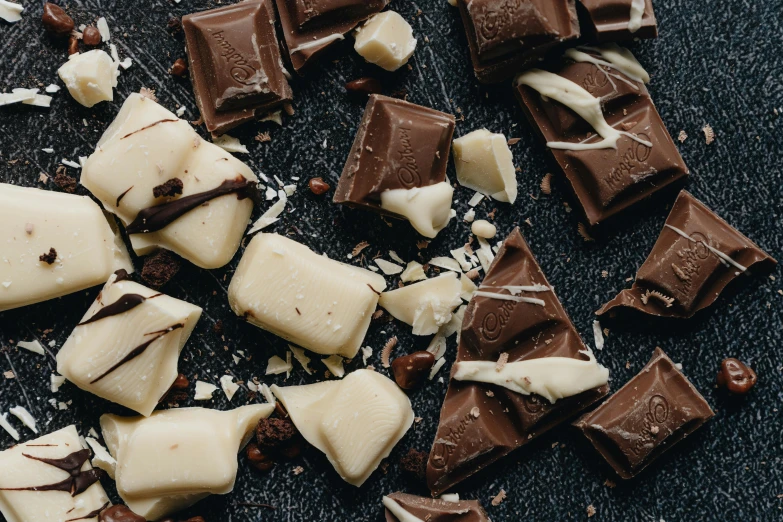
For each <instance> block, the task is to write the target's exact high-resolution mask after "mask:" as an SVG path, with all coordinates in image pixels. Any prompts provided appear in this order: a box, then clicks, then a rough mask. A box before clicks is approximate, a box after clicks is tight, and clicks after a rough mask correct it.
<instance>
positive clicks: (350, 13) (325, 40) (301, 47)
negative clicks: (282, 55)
mask: <svg viewBox="0 0 783 522" xmlns="http://www.w3.org/2000/svg"><path fill="white" fill-rule="evenodd" d="M276 2H277V11H278V12H279V13H280V25H281V26H282V27H283V36H284V38H285V42H286V47H287V49H288V54H289V56H290V58H291V65H293V67H294V70H295V71H297V72H300V71H301V70H302V69H304V68H305V66H306V65H307V64H308V63H309V62H310V61H311V60H313V59H315V58H316V57H317V56H318V55H319V54H321V53H322V52H323V51H325V50H326V49H327V48H328V47H329V46H331V45H332V44H333V43H335V42H336V41H338V40H343V39H344V38H345V34H346V33H348V32H350V31H352V30H353V29H355V28H356V26H358V25H359V24H360V23H361V22H363V21H364V20H366V19H367V18H369V17H370V16H372V15H373V14H375V13H379V12H380V11H381V10H382V9H383V8H384V7H386V6H387V5H389V0H276Z"/></svg>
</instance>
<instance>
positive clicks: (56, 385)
mask: <svg viewBox="0 0 783 522" xmlns="http://www.w3.org/2000/svg"><path fill="white" fill-rule="evenodd" d="M49 380H50V381H51V390H52V393H57V392H58V391H60V386H62V385H63V384H64V383H65V377H64V376H62V375H55V374H51V375H50V376H49Z"/></svg>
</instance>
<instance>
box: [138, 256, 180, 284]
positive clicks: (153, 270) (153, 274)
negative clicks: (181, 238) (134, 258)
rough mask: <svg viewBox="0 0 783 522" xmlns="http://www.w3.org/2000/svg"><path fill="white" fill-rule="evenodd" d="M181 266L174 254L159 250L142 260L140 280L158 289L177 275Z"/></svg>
mask: <svg viewBox="0 0 783 522" xmlns="http://www.w3.org/2000/svg"><path fill="white" fill-rule="evenodd" d="M181 264H182V262H181V261H180V258H179V257H177V256H176V255H175V254H174V253H172V252H170V251H168V250H163V249H160V250H158V251H157V252H155V253H154V254H151V255H149V256H147V257H146V258H144V268H142V269H141V279H142V280H143V281H144V282H145V283H147V284H148V285H149V286H151V287H153V288H160V287H161V286H163V285H165V284H166V283H168V282H169V281H170V280H171V278H173V277H174V276H175V275H177V272H179V268H180V266H181Z"/></svg>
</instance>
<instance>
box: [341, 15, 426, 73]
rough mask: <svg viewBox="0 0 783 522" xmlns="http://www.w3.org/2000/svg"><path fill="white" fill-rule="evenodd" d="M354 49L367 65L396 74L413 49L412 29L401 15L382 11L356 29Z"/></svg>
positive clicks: (414, 46) (414, 44) (414, 41)
mask: <svg viewBox="0 0 783 522" xmlns="http://www.w3.org/2000/svg"><path fill="white" fill-rule="evenodd" d="M354 49H356V52H357V53H359V55H360V56H362V57H363V58H364V59H365V60H367V61H368V62H370V63H374V64H375V65H377V66H379V67H381V68H383V69H386V70H387V71H396V70H397V69H399V68H400V67H402V66H403V65H405V64H406V63H408V59H409V58H410V57H411V56H412V55H413V51H415V50H416V39H415V38H414V37H413V28H412V27H411V25H410V24H409V23H408V22H407V21H406V20H405V19H404V18H403V17H402V16H400V15H399V14H398V13H396V12H394V11H384V12H383V13H379V14H377V15H375V16H373V17H372V18H370V19H369V20H367V22H366V23H365V24H364V25H363V26H362V27H360V28H359V29H357V30H356V43H355V44H354Z"/></svg>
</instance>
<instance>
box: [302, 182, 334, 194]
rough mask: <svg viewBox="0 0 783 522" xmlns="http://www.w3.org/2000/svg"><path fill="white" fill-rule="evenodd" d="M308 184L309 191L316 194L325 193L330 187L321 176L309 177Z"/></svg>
mask: <svg viewBox="0 0 783 522" xmlns="http://www.w3.org/2000/svg"><path fill="white" fill-rule="evenodd" d="M308 185H309V186H310V192H312V193H313V194H315V195H316V196H320V195H321V194H325V193H327V192H329V190H330V189H331V188H332V187H330V186H329V184H328V183H327V182H325V181H324V180H323V178H311V179H310V181H309V183H308Z"/></svg>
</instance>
